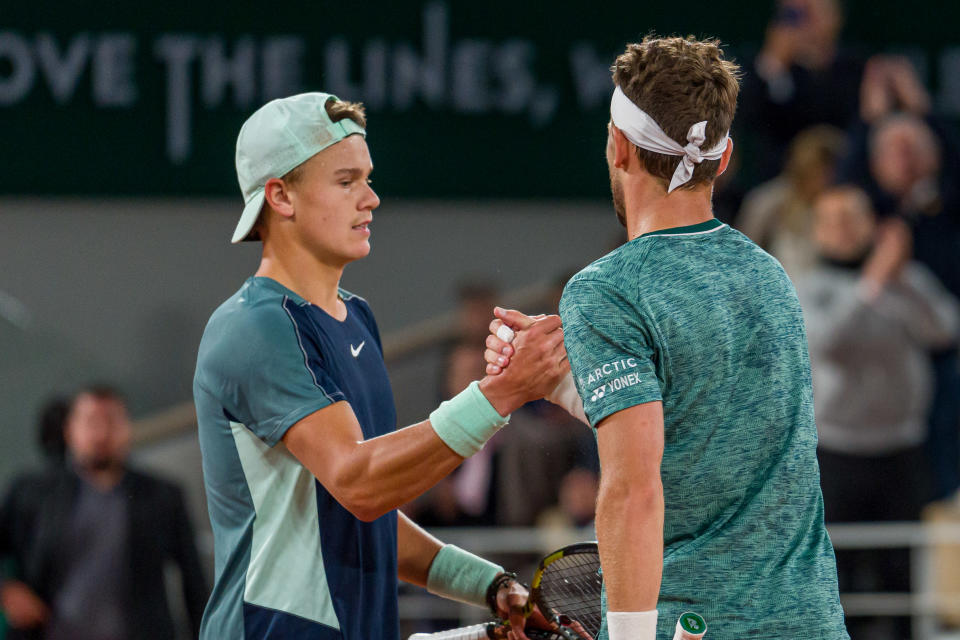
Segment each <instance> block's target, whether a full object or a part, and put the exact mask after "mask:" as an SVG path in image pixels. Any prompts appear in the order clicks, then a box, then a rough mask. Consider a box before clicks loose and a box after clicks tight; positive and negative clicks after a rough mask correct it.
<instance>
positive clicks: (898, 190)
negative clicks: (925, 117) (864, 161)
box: [870, 117, 940, 198]
mask: <svg viewBox="0 0 960 640" xmlns="http://www.w3.org/2000/svg"><path fill="white" fill-rule="evenodd" d="M939 168H940V151H939V147H938V145H937V141H936V138H935V137H934V135H933V132H932V131H930V128H929V127H928V126H927V125H926V124H925V123H924V122H923V121H921V120H917V119H914V118H911V117H895V118H894V119H892V120H889V121H887V122H885V123H881V124H880V125H879V126H878V127H877V130H876V131H875V132H874V134H873V137H872V138H871V146H870V170H871V172H872V173H873V177H874V179H875V180H876V181H877V184H878V185H879V186H880V188H881V189H883V190H884V191H886V192H887V193H889V194H891V195H894V196H897V197H901V198H902V197H904V196H906V195H908V194H909V193H910V191H911V189H913V187H914V186H915V185H916V184H917V183H919V182H921V181H923V180H926V179H929V178H932V177H935V176H936V174H937V172H938V171H939Z"/></svg>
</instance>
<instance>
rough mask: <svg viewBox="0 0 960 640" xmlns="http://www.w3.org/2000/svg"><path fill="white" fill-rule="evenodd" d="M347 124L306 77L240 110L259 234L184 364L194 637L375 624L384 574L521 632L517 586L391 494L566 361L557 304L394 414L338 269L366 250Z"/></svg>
mask: <svg viewBox="0 0 960 640" xmlns="http://www.w3.org/2000/svg"><path fill="white" fill-rule="evenodd" d="M364 127H365V119H364V113H363V109H362V107H361V106H360V105H359V104H352V103H347V102H342V101H339V100H338V99H337V98H335V97H334V96H331V95H328V94H323V93H307V94H302V95H297V96H292V97H289V98H285V99H282V100H275V101H273V102H270V103H269V104H267V105H265V106H264V107H262V108H261V109H260V110H258V111H257V112H256V113H254V114H253V115H252V116H251V117H250V118H249V119H248V120H247V122H246V123H245V124H244V125H243V128H242V129H241V130H240V136H239V138H238V140H237V156H236V163H237V176H238V178H239V181H240V187H241V189H242V191H243V195H244V199H245V202H246V206H245V208H244V210H243V214H242V215H241V217H240V221H239V223H238V225H237V228H236V231H235V233H234V235H233V241H234V242H239V241H242V240H250V239H253V238H257V239H259V240H260V241H261V242H262V243H263V254H262V259H261V262H260V267H259V269H258V270H257V272H256V274H255V275H254V276H253V277H251V278H249V279H248V280H247V281H246V282H245V283H244V284H243V286H242V287H241V288H240V290H239V291H238V292H237V293H236V294H234V295H233V296H232V297H231V298H229V299H228V300H227V301H226V302H224V303H223V304H222V305H221V306H220V307H219V308H218V309H217V310H216V311H215V312H214V313H213V315H212V316H211V318H210V321H209V323H208V324H207V327H206V330H205V331H204V334H203V339H202V341H201V343H200V350H199V357H198V361H197V371H196V376H195V379H194V397H195V401H196V406H197V421H198V424H199V432H200V445H201V449H202V452H203V470H204V482H205V486H206V491H207V501H208V508H209V512H210V520H211V523H212V525H213V534H214V550H215V556H216V584H215V586H214V590H213V594H212V596H211V598H210V601H209V603H208V605H207V608H206V612H205V614H204V618H203V625H202V628H201V633H200V636H201V638H203V639H205V640H214V639H216V640H225V639H226V640H233V639H241V638H256V639H258V640H262V639H265V638H297V639H298V640H304V639H306V640H309V639H317V640H320V639H323V640H326V639H328V638H342V639H346V640H380V639H395V638H397V637H398V633H399V628H398V620H397V579H398V577H399V578H400V579H402V580H405V581H407V582H412V583H414V584H418V585H422V586H426V587H427V588H428V589H429V590H430V591H432V592H433V593H437V594H440V595H443V596H447V597H450V598H453V599H457V600H461V601H464V602H471V603H475V604H478V605H485V604H488V605H490V606H491V607H492V608H495V609H497V610H498V611H499V613H500V614H501V615H506V614H507V613H512V614H513V616H512V618H513V620H514V623H513V624H514V627H513V629H512V630H511V633H512V634H513V635H512V637H514V638H524V637H525V636H524V635H523V631H522V626H523V616H522V612H521V607H522V605H523V604H524V603H525V602H526V593H525V591H524V590H523V589H522V587H519V585H518V584H517V583H516V582H515V581H514V580H512V579H511V578H510V577H509V575H508V574H505V573H504V572H503V569H502V568H501V567H499V566H497V565H494V564H492V563H490V562H487V561H486V560H482V559H481V558H478V557H476V556H474V555H472V554H470V553H468V552H466V551H463V550H460V549H458V548H457V547H454V546H452V545H442V544H441V543H440V542H438V541H437V540H436V539H434V538H432V537H431V536H429V535H428V534H426V533H425V532H424V531H423V530H421V529H420V528H418V527H417V526H416V525H415V524H413V523H412V522H411V521H410V520H408V519H407V518H406V517H405V516H404V515H403V514H402V513H398V512H397V507H398V506H399V505H402V504H404V503H406V502H408V501H409V500H411V499H412V498H414V497H415V496H417V495H419V494H421V493H422V492H424V491H425V490H426V489H428V488H429V487H430V486H432V485H433V484H434V483H436V482H437V481H438V480H439V479H440V478H442V477H443V476H444V475H446V474H447V473H449V472H450V471H452V470H453V469H454V468H456V467H457V465H459V464H460V463H461V462H462V461H463V459H464V458H465V457H466V456H469V455H471V454H473V453H475V452H476V451H478V450H479V449H480V448H481V447H482V446H483V444H484V442H485V441H486V440H487V439H488V438H489V437H490V436H492V435H493V434H494V433H495V432H496V431H497V430H498V429H499V428H500V427H502V426H503V425H504V424H505V423H506V422H507V416H509V414H510V413H511V412H512V411H513V410H514V409H516V408H518V407H520V406H521V405H522V404H524V403H525V402H527V401H529V400H532V399H535V398H538V397H542V396H543V395H544V394H545V392H546V391H547V390H548V389H551V388H552V387H554V386H555V385H556V384H557V381H558V380H559V379H560V377H562V375H563V374H565V373H566V371H567V370H568V367H567V365H566V360H565V354H564V351H563V335H562V331H560V329H559V327H560V319H559V318H558V317H556V316H554V317H548V318H544V319H542V320H541V321H538V322H536V323H535V324H534V325H533V326H532V327H531V328H530V329H529V330H527V331H525V332H521V333H519V334H518V335H517V338H516V340H517V342H518V343H520V345H521V346H520V347H518V352H519V353H522V354H523V357H519V358H515V361H514V363H513V366H512V367H511V372H509V373H508V374H507V375H506V376H496V377H487V378H485V379H484V380H481V381H480V382H479V383H477V382H474V383H473V384H471V385H470V386H469V387H468V388H467V389H466V390H465V391H464V392H462V393H461V394H459V395H458V396H456V397H455V398H453V399H452V400H450V401H448V402H444V403H443V404H441V405H440V407H439V408H438V409H437V410H435V411H434V412H433V413H432V414H431V415H430V419H429V420H426V421H424V422H421V423H419V424H415V425H412V426H409V427H406V428H404V429H400V430H395V427H396V412H395V409H394V404H393V396H392V392H391V389H390V382H389V380H388V379H387V372H386V369H385V367H384V364H383V354H382V349H381V344H380V335H379V333H378V332H377V326H376V323H375V322H374V319H373V314H372V313H371V311H370V307H369V306H367V303H366V301H364V300H363V299H362V298H360V297H358V296H355V295H353V294H351V293H348V292H347V291H344V290H343V289H340V288H339V281H340V276H341V274H342V273H343V269H344V266H345V265H347V264H348V263H350V262H352V261H353V260H358V259H360V258H363V257H364V256H366V255H367V253H368V252H369V251H370V244H369V239H370V222H371V219H372V216H371V212H372V211H373V210H374V209H375V208H376V207H377V206H378V204H379V199H378V198H377V195H376V194H375V193H374V192H373V190H372V189H371V187H370V182H369V177H370V172H371V170H372V168H373V166H372V163H371V160H370V154H369V152H368V150H367V145H366V142H365V130H364ZM514 367H516V371H513V368H514ZM510 605H512V609H511V606H510ZM540 622H541V624H542V623H543V620H542V617H541V618H540Z"/></svg>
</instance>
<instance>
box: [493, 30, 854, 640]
mask: <svg viewBox="0 0 960 640" xmlns="http://www.w3.org/2000/svg"><path fill="white" fill-rule="evenodd" d="M737 71H738V70H737V67H736V65H734V64H733V63H731V62H729V61H726V60H724V59H723V57H722V51H721V50H720V49H719V48H718V46H717V44H716V43H714V42H709V41H708V42H702V41H696V40H692V39H683V38H664V39H657V38H653V37H648V38H646V39H644V41H643V42H641V43H639V44H631V45H629V46H628V47H627V50H626V52H625V53H623V54H622V55H620V56H619V57H618V58H617V60H616V63H615V64H614V67H613V80H614V83H615V84H616V89H615V91H614V94H613V98H612V101H611V105H610V115H611V122H610V124H609V127H608V136H607V147H606V156H607V162H608V165H609V169H610V181H611V186H612V191H613V202H614V209H615V210H616V213H617V217H618V218H619V219H620V221H621V222H622V223H623V224H624V226H626V228H627V232H628V235H629V238H630V239H629V241H628V242H627V243H626V244H624V245H623V246H621V247H620V248H618V249H616V250H615V251H613V252H612V253H610V254H608V255H606V256H604V257H603V258H600V259H599V260H597V261H596V262H594V263H593V264H591V265H590V266H588V267H587V268H586V269H584V270H583V271H581V272H580V273H578V274H577V275H576V276H574V277H573V278H572V279H571V280H570V282H569V283H568V284H567V286H566V288H565V290H564V293H563V298H562V300H561V303H560V315H561V317H562V318H563V327H564V332H565V342H566V348H567V353H568V354H569V357H570V366H571V369H572V373H573V378H572V379H567V381H566V383H565V384H562V385H561V387H560V388H559V389H558V391H556V392H555V393H554V394H552V395H551V398H555V399H556V401H557V402H558V404H561V405H563V406H565V407H567V408H568V409H569V410H570V411H571V413H573V414H575V415H579V416H580V417H581V419H584V420H585V421H588V422H589V424H590V425H592V426H593V427H595V428H596V433H597V440H598V445H599V453H600V465H601V468H602V474H601V481H600V485H601V486H600V494H599V498H598V503H597V515H596V528H597V538H598V541H599V546H600V557H601V563H602V567H603V577H604V586H605V598H604V607H605V608H604V611H605V612H606V613H605V627H604V629H602V630H601V634H600V637H601V638H609V639H610V640H652V639H653V638H655V637H656V638H669V637H671V635H672V633H673V630H674V629H673V626H674V621H675V620H677V618H678V617H679V616H680V615H681V614H682V613H683V612H684V611H688V610H692V611H696V612H698V613H700V614H702V615H703V617H704V618H705V619H706V622H707V624H708V625H709V628H710V631H709V633H708V634H707V635H708V637H711V638H714V639H715V640H743V639H745V638H778V639H780V640H814V639H816V640H839V639H841V638H847V633H846V631H845V629H844V622H843V611H842V609H841V607H840V602H839V597H838V594H837V573H836V567H835V562H834V556H833V549H832V546H831V544H830V540H829V538H828V537H827V533H826V529H825V528H824V525H823V500H822V498H821V494H820V486H819V473H818V469H817V458H816V426H815V424H814V416H813V403H812V388H811V379H810V364H809V361H808V358H807V343H806V336H805V332H804V326H803V318H802V315H801V311H800V305H799V303H798V302H797V296H796V294H795V292H794V289H793V286H792V285H791V283H790V280H789V279H788V278H787V276H786V274H785V273H784V271H783V269H782V268H781V267H780V265H779V264H778V263H777V261H776V260H774V259H773V258H772V257H770V256H769V255H767V254H766V253H764V252H763V251H762V250H761V249H759V248H758V247H757V246H756V245H754V244H753V243H752V242H750V240H748V239H747V238H746V237H745V236H743V235H742V234H740V233H739V232H737V231H734V230H733V229H731V228H730V227H728V226H727V225H725V224H722V223H721V222H719V221H718V220H716V219H715V218H714V217H713V213H712V210H711V203H710V200H711V195H712V187H713V181H714V178H715V177H716V176H717V175H719V174H720V173H721V172H722V171H723V170H724V169H725V168H726V166H727V163H728V162H729V161H730V154H731V151H732V143H731V142H730V140H729V137H728V131H729V129H730V124H731V122H732V120H733V114H734V110H735V108H736V100H737V94H738V91H739V86H738V81H737ZM500 315H501V317H502V318H504V319H505V320H506V321H507V323H508V324H509V325H512V326H513V328H515V329H516V328H521V327H523V326H525V323H526V322H527V320H526V319H525V318H524V317H522V316H520V315H519V314H516V315H514V314H500ZM498 328H499V321H494V324H493V325H492V326H491V329H492V330H493V331H494V333H495V332H496V330H497V329H498ZM487 343H488V346H489V349H488V351H487V353H486V358H487V361H488V363H490V364H489V366H488V373H496V372H497V371H499V370H500V369H501V367H500V366H499V365H498V364H497V359H498V358H500V357H504V356H503V355H502V353H501V351H502V350H503V349H505V348H507V347H506V345H504V344H503V342H502V341H501V340H499V339H498V338H497V337H496V336H495V335H491V336H489V338H488V341H487ZM508 352H509V349H508ZM512 366H513V363H512V362H509V363H507V365H506V368H505V369H504V371H505V372H509V370H510V367H512ZM574 384H575V388H574ZM578 392H579V393H578ZM658 609H659V615H658Z"/></svg>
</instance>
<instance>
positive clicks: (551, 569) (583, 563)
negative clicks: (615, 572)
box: [539, 551, 603, 636]
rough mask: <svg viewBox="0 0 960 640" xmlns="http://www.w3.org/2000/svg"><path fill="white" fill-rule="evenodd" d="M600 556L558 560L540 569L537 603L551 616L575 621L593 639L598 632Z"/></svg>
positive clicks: (574, 554)
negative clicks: (562, 616)
mask: <svg viewBox="0 0 960 640" xmlns="http://www.w3.org/2000/svg"><path fill="white" fill-rule="evenodd" d="M599 567H600V557H599V555H598V554H597V553H596V552H595V551H594V552H585V553H573V554H570V555H565V556H563V557H561V558H558V559H557V560H555V561H554V562H552V563H551V564H549V565H547V566H546V567H545V568H544V570H543V576H542V578H541V580H540V588H539V601H540V604H541V607H545V608H546V609H547V610H548V611H550V612H551V613H557V614H563V615H566V616H567V617H569V618H571V619H573V620H576V621H578V622H579V623H580V624H582V625H583V626H584V628H585V629H586V630H587V631H588V632H589V633H590V634H591V635H593V636H596V634H597V633H598V632H599V631H600V622H601V620H600V592H601V589H602V588H603V579H602V577H601V575H600V572H599V571H598V569H599Z"/></svg>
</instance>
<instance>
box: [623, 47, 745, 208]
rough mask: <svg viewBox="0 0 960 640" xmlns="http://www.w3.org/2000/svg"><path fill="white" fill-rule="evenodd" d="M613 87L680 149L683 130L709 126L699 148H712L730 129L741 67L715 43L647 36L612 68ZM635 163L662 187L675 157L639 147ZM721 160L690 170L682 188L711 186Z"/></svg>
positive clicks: (665, 184)
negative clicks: (658, 180)
mask: <svg viewBox="0 0 960 640" xmlns="http://www.w3.org/2000/svg"><path fill="white" fill-rule="evenodd" d="M611 71H613V82H614V84H616V85H617V86H619V87H620V89H621V90H622V91H623V93H624V95H626V96H627V97H628V98H630V100H631V101H633V103H634V104H635V105H637V106H638V107H640V108H641V109H642V110H643V111H645V112H646V113H647V115H649V116H650V117H651V118H653V119H654V120H656V121H657V124H659V125H660V128H661V129H663V131H664V132H665V133H666V134H667V135H668V136H670V137H671V138H673V139H674V140H675V141H676V142H677V143H678V144H680V145H686V144H687V130H688V129H689V128H690V127H691V126H692V125H694V124H696V123H697V122H701V121H703V120H706V121H707V131H706V140H705V141H704V143H703V149H710V148H712V147H714V146H716V145H717V144H718V143H719V142H720V140H722V139H723V137H724V136H725V135H726V134H727V132H728V131H729V130H730V124H731V123H732V122H733V114H734V112H735V111H736V108H737V95H738V94H739V93H740V82H739V78H740V67H739V66H738V65H737V64H736V63H734V62H731V61H729V60H724V59H723V50H722V49H721V48H720V43H719V41H717V40H697V39H696V38H694V37H693V36H688V37H686V38H680V37H670V38H658V37H655V36H647V37H645V38H644V39H643V41H642V42H640V43H634V44H629V45H627V50H626V51H625V52H623V53H622V54H620V55H619V56H617V59H616V62H615V63H614V65H613V67H612V68H611ZM637 158H638V159H639V160H640V163H641V165H642V166H643V168H644V169H645V170H646V171H647V172H648V173H650V174H651V175H653V176H655V177H657V178H660V179H661V180H662V181H663V183H664V188H666V186H667V184H668V183H669V182H670V178H671V176H672V175H673V172H674V170H675V169H676V168H677V162H678V158H677V157H676V156H668V155H664V154H660V153H654V152H652V151H647V150H646V149H640V148H639V147H638V148H637ZM719 166H720V160H705V161H703V162H702V163H700V164H699V165H697V167H696V168H695V169H694V172H693V177H692V178H691V179H690V181H689V182H687V183H686V184H685V185H683V186H682V187H681V188H683V189H693V188H695V187H697V186H698V185H701V184H706V183H711V182H713V180H714V178H715V177H716V174H717V169H718V168H719Z"/></svg>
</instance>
